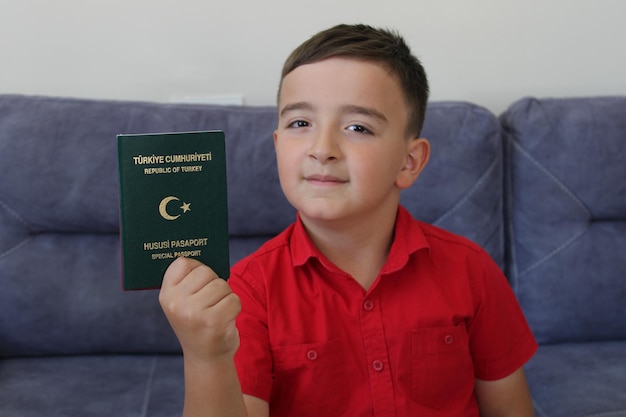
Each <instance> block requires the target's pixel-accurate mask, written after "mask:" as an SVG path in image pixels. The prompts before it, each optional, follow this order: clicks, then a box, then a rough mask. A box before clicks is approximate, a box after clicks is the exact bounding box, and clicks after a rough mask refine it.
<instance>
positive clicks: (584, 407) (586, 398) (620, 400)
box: [525, 341, 626, 417]
mask: <svg viewBox="0 0 626 417" xmlns="http://www.w3.org/2000/svg"><path fill="white" fill-rule="evenodd" d="M625 352H626V342H624V341H621V342H596V343H563V344H556V345H544V346H540V347H539V350H538V351H537V353H536V354H535V356H534V357H533V358H532V359H531V361H530V362H529V363H528V364H527V365H526V367H525V370H526V375H527V378H528V384H529V386H530V391H531V394H532V397H533V402H534V406H535V415H536V416H537V417H626V389H625V387H626V358H625Z"/></svg>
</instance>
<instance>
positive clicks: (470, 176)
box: [401, 102, 504, 268]
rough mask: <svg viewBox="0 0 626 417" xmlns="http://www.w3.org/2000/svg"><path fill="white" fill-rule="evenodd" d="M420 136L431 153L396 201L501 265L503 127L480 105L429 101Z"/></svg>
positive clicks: (502, 248)
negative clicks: (471, 243)
mask: <svg viewBox="0 0 626 417" xmlns="http://www.w3.org/2000/svg"><path fill="white" fill-rule="evenodd" d="M422 136H423V137H425V138H427V139H428V140H429V141H430V144H431V157H430V161H429V162H428V164H427V165H426V168H425V169H424V171H423V172H422V174H421V175H420V177H419V178H418V179H417V181H416V182H415V183H414V184H413V186H412V187H411V188H409V189H407V190H404V191H403V195H402V197H401V203H402V204H403V205H404V206H405V207H406V208H407V209H408V210H409V211H410V212H411V213H412V214H413V215H414V216H415V217H417V218H418V219H420V220H423V221H425V222H428V223H432V224H435V225H436V226H439V227H442V228H444V229H447V230H449V231H451V232H453V233H457V234H459V235H462V236H465V237H467V238H469V239H471V240H473V241H474V242H476V243H478V244H479V245H480V246H482V247H483V248H485V250H486V251H487V252H488V253H489V254H490V255H491V257H492V258H493V259H494V260H495V261H496V263H497V264H498V265H499V266H500V267H501V268H503V267H504V227H503V214H502V177H503V171H502V170H503V167H502V152H503V151H502V131H501V128H500V123H499V121H498V119H497V118H496V117H495V116H494V115H493V114H492V113H491V112H489V111H488V110H486V109H485V108H483V107H480V106H477V105H475V104H471V103H464V102H435V103H430V104H429V106H428V109H427V112H426V120H425V123H424V129H423V132H422Z"/></svg>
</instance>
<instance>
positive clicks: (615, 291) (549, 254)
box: [501, 97, 626, 343]
mask: <svg viewBox="0 0 626 417" xmlns="http://www.w3.org/2000/svg"><path fill="white" fill-rule="evenodd" d="M501 121H502V123H503V126H504V128H505V130H506V131H507V132H508V135H507V138H508V143H507V154H508V158H507V160H508V161H509V162H510V164H509V165H508V168H509V169H508V174H507V186H506V189H507V194H506V207H507V212H506V215H507V221H508V224H509V229H508V233H507V246H508V248H509V249H510V250H509V252H508V259H507V264H508V270H507V273H508V276H509V278H510V280H511V282H512V285H513V288H514V290H515V292H516V294H517V296H518V298H519V301H520V303H521V305H522V308H523V310H524V312H525V314H526V317H527V319H528V321H529V323H530V326H531V327H532V329H533V331H534V333H535V336H536V337H537V339H538V341H539V342H540V343H555V342H571V341H591V340H596V341H600V340H610V339H616V340H620V339H621V340H624V339H626V308H624V300H626V285H624V278H625V277H626V256H624V254H626V181H625V179H626V152H625V151H624V149H625V147H626V97H621V98H618V97H598V98H584V99H582V98H581V99H577V98H572V99H545V100H538V99H532V98H527V99H523V100H520V101H518V102H517V103H515V104H513V105H512V106H511V107H510V108H509V109H508V111H507V112H506V113H504V114H503V115H502V117H501Z"/></svg>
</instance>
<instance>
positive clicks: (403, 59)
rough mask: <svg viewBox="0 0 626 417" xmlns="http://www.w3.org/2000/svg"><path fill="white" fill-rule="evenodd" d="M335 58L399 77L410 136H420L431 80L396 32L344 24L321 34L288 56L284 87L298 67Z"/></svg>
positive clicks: (284, 70)
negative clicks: (367, 63)
mask: <svg viewBox="0 0 626 417" xmlns="http://www.w3.org/2000/svg"><path fill="white" fill-rule="evenodd" d="M332 57H343V58H353V59H360V60H363V61H370V62H375V63H378V64H380V65H382V66H383V67H384V68H386V69H388V70H389V71H390V72H391V74H393V75H394V76H396V77H397V79H398V81H400V87H401V89H402V92H403V94H404V99H405V102H406V104H407V106H408V108H409V120H408V123H407V126H406V129H407V134H410V135H414V137H418V136H419V134H420V132H421V130H422V126H423V124H424V116H425V113H426V103H427V101H428V92H429V91H428V79H427V77H426V72H425V71H424V67H423V66H422V64H421V63H420V61H419V60H418V59H417V58H416V57H415V56H414V55H412V54H411V50H410V49H409V47H408V45H407V44H406V42H405V41H404V39H403V38H402V37H401V36H400V35H399V34H398V33H397V32H392V31H389V30H386V29H377V28H373V27H371V26H368V25H362V24H358V25H345V24H342V25H337V26H334V27H332V28H330V29H326V30H324V31H322V32H319V33H318V34H316V35H314V36H313V37H311V38H310V39H309V40H307V41H305V42H304V43H303V44H301V45H300V46H299V47H297V48H296V49H295V50H294V51H293V52H292V53H291V55H289V57H288V58H287V60H286V61H285V64H284V65H283V71H282V74H281V77H280V84H281V86H282V82H283V79H284V78H285V76H286V75H287V74H289V73H290V72H291V71H293V70H295V69H296V68H298V67H299V66H301V65H305V64H312V63H314V62H318V61H322V60H324V59H327V58H332ZM278 95H279V97H280V88H279V90H278Z"/></svg>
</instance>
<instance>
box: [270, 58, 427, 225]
mask: <svg viewBox="0 0 626 417" xmlns="http://www.w3.org/2000/svg"><path fill="white" fill-rule="evenodd" d="M278 111H279V118H278V128H277V129H276V131H275V132H274V143H275V147H276V155H277V161H278V172H279V177H280V182H281V186H282V188H283V191H284V193H285V195H286V197H287V199H288V200H289V201H290V202H291V204H292V205H294V206H295V207H296V209H298V210H299V212H300V215H301V216H302V218H303V220H304V221H306V220H311V221H313V220H315V221H319V220H322V221H335V220H344V221H347V220H350V221H359V220H360V221H372V220H374V219H377V218H380V217H376V216H377V215H378V214H381V215H383V216H384V215H389V213H391V212H393V213H394V214H395V210H396V209H397V204H398V200H399V194H400V189H401V188H406V187H408V186H410V185H411V183H412V182H413V181H414V180H415V179H416V178H417V175H418V174H419V172H420V171H421V168H423V166H424V165H425V164H426V161H427V159H428V142H427V141H426V140H425V139H413V138H408V137H406V126H407V118H408V111H407V108H406V105H405V102H404V97H403V94H402V90H401V89H400V85H399V82H398V81H397V79H396V78H395V77H393V76H392V75H390V74H389V72H388V71H387V70H386V69H384V68H383V67H382V66H380V65H378V64H376V63H371V62H366V61H359V60H353V59H346V58H330V59H326V60H323V61H319V62H316V63H312V64H307V65H303V66H300V67H298V68H296V69H295V70H293V71H292V72H290V73H289V74H287V75H286V76H285V78H284V79H283V81H282V86H281V92H280V97H279V103H278ZM416 153H417V154H418V155H416ZM416 165H417V166H416Z"/></svg>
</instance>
